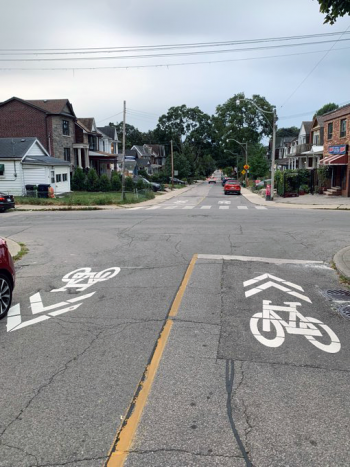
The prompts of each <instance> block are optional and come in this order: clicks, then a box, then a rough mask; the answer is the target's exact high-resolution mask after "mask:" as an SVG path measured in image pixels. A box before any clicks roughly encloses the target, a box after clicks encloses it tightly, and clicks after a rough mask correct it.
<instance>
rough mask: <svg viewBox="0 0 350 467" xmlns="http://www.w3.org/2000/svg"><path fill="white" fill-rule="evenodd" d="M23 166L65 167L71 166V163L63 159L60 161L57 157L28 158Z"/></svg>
mask: <svg viewBox="0 0 350 467" xmlns="http://www.w3.org/2000/svg"><path fill="white" fill-rule="evenodd" d="M23 164H25V165H26V164H30V165H50V166H52V165H65V166H70V162H68V161H63V160H62V159H58V158H57V157H49V156H27V157H26V158H25V159H24V161H23Z"/></svg>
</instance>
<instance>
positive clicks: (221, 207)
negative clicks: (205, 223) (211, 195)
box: [219, 206, 230, 209]
mask: <svg viewBox="0 0 350 467" xmlns="http://www.w3.org/2000/svg"><path fill="white" fill-rule="evenodd" d="M219 209H230V206H219Z"/></svg>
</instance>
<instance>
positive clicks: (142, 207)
mask: <svg viewBox="0 0 350 467" xmlns="http://www.w3.org/2000/svg"><path fill="white" fill-rule="evenodd" d="M137 209H144V206H137V207H136V208H129V209H126V211H136V210H137Z"/></svg>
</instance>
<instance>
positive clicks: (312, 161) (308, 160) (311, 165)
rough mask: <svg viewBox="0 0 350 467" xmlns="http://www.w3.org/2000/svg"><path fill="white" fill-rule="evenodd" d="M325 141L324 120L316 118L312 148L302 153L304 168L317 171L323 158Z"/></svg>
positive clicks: (311, 140)
mask: <svg viewBox="0 0 350 467" xmlns="http://www.w3.org/2000/svg"><path fill="white" fill-rule="evenodd" d="M323 140H324V118H323V116H321V115H320V116H316V115H315V117H314V119H313V121H312V125H311V132H310V144H311V148H310V149H308V150H307V151H304V152H302V156H303V157H304V161H303V164H302V166H303V168H307V169H317V168H318V167H319V165H320V160H321V159H322V156H323Z"/></svg>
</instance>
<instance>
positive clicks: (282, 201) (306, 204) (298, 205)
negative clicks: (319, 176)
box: [242, 188, 350, 210]
mask: <svg viewBox="0 0 350 467" xmlns="http://www.w3.org/2000/svg"><path fill="white" fill-rule="evenodd" d="M242 195H243V196H244V197H245V198H246V199H247V200H248V201H250V202H251V203H253V204H257V205H259V206H274V207H277V208H287V209H288V208H292V209H331V210H347V209H349V210H350V198H344V197H341V196H335V197H327V196H325V195H303V196H299V197H297V198H281V197H280V196H276V195H275V198H274V200H273V201H266V200H265V198H263V197H262V196H260V195H258V194H256V193H252V192H251V191H250V190H248V189H247V188H242Z"/></svg>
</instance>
